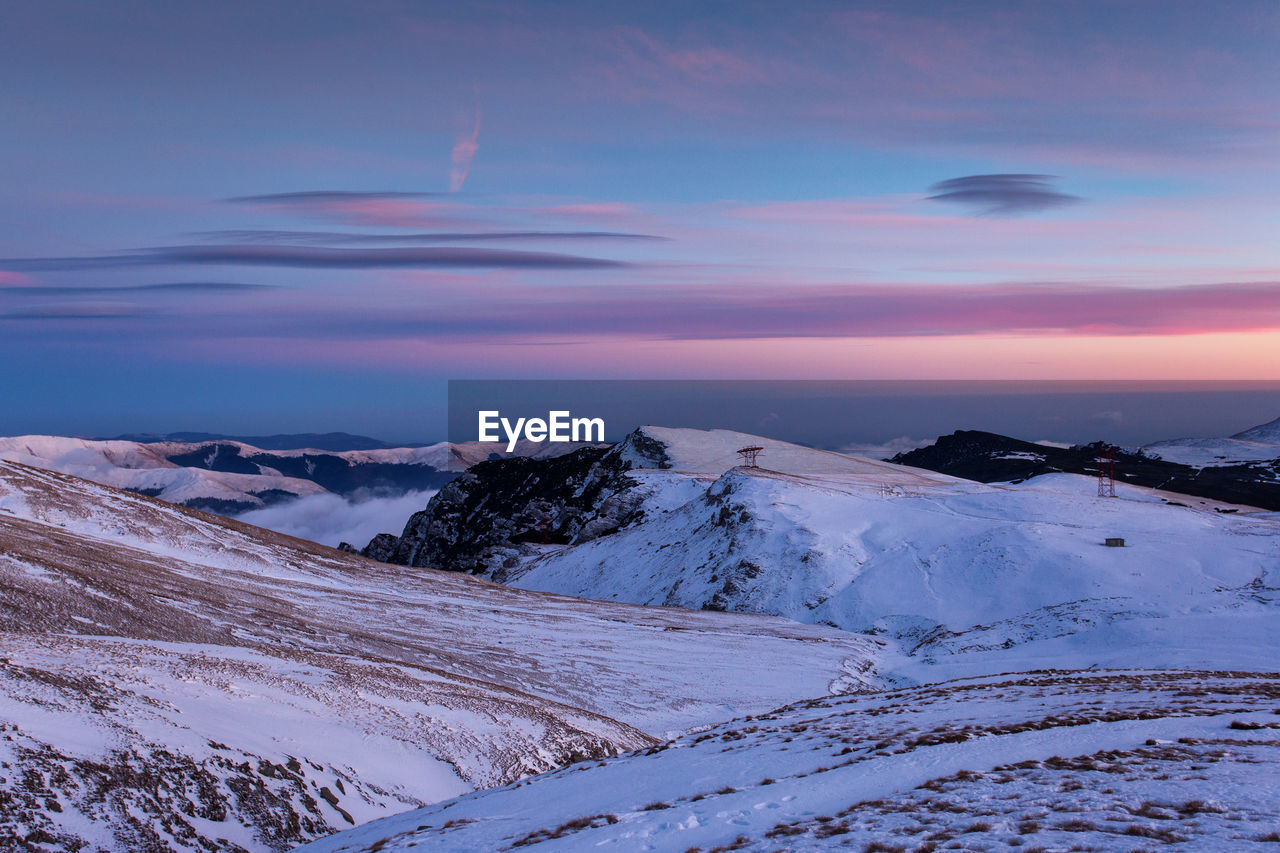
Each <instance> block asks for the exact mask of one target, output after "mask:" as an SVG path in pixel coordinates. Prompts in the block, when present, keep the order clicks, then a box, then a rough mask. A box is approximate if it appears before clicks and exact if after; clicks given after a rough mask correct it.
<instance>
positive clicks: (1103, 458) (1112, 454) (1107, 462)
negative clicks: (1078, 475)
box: [1098, 444, 1116, 498]
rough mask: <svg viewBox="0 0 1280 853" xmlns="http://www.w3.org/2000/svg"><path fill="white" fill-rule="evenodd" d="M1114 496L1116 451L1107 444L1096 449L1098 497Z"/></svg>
mask: <svg viewBox="0 0 1280 853" xmlns="http://www.w3.org/2000/svg"><path fill="white" fill-rule="evenodd" d="M1115 496H1116V449H1115V448H1114V447H1112V446H1111V445H1109V444H1104V445H1102V447H1101V448H1099V449H1098V497H1100V498H1114V497H1115Z"/></svg>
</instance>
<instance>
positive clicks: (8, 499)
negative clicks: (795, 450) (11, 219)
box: [0, 462, 883, 853]
mask: <svg viewBox="0 0 1280 853" xmlns="http://www.w3.org/2000/svg"><path fill="white" fill-rule="evenodd" d="M882 652H883V647H882V645H881V644H880V643H878V642H877V641H875V640H873V639H869V638H860V637H856V636H852V635H847V634H842V633H840V632H837V631H834V630H831V629H828V628H822V627H815V626H805V625H798V624H795V623H791V622H786V621H783V620H779V619H772V618H762V617H750V616H734V615H729V614H718V613H688V612H684V611H677V610H670V609H662V608H638V607H632V606H627V605H620V604H612V603H602V602H585V601H580V600H576V599H570V598H565V597H562V596H556V595H548V594H543V593H534V592H525V591H521V590H515V589H510V588H506V587H500V586H495V585H492V584H489V583H486V582H484V581H482V580H479V579H476V578H470V577H466V576H463V575H459V574H444V573H437V572H431V571H425V570H418V571H412V572H406V571H404V570H402V569H399V568H395V567H391V566H387V565H382V564H378V563H374V562H371V561H368V560H365V559H362V558H359V557H356V556H353V555H348V554H344V553H342V552H339V551H335V550H332V549H328V548H323V547H320V546H316V545H314V544H312V543H308V542H304V541H301V540H296V539H291V538H289V537H286V536H282V535H279V534H275V533H271V532H269V531H266V530H261V529H258V528H253V527H250V526H248V525H245V524H241V523H238V522H235V521H232V520H228V519H222V518H218V517H215V516H211V515H206V514H204V513H201V512H198V511H195V510H190V509H186V508H182V507H177V506H174V505H171V504H167V503H164V502H161V501H158V500H154V499H152V498H149V497H145V496H140V495H136V494H132V493H129V492H124V491H120V490H117V489H114V488H111V487H107V486H101V485H96V484H93V483H90V482H88V481H85V480H81V479H77V478H74V477H70V476H67V475H63V474H59V473H55V472H50V471H45V470H40V469H36V468H32V467H28V466H24V465H20V464H15V463H12V462H0V732H2V734H0V849H6V850H9V849H17V850H42V851H48V850H72V849H76V850H81V851H82V853H98V851H137V850H157V851H159V850H213V849H217V850H227V851H268V850H271V851H276V850H284V849H288V848H289V847H291V846H293V845H295V844H297V843H299V842H302V841H307V840H310V839H314V838H318V837H320V836H323V835H327V834H329V833H331V832H333V831H335V830H337V829H341V828H345V827H349V826H351V825H353V824H359V823H362V822H364V821H368V820H371V819H373V818H377V817H380V816H385V815H389V814H393V813H397V812H400V811H403V810H405V809H407V808H411V807H414V806H420V805H423V804H427V803H431V802H434V801H438V800H441V799H443V798H446V797H450V796H454V795H457V794H461V793H464V792H467V791H470V790H473V789H475V788H482V787H489V786H493V785H502V784H507V783H511V782H514V781H515V780H518V779H521V778H523V777H525V776H527V775H528V774H530V773H535V772H539V771H544V770H548V769H551V768H555V767H560V766H563V765H566V764H569V763H573V762H580V761H583V760H597V759H600V758H605V757H608V756H612V755H616V754H618V753H620V752H625V751H628V750H634V749H638V748H648V747H651V746H653V745H654V744H656V743H657V742H658V740H659V739H662V738H665V737H668V736H670V735H672V734H674V733H678V732H682V731H687V730H689V729H691V728H693V727H697V726H704V725H708V724H713V723H716V722H719V721H723V720H725V719H727V718H730V717H732V716H735V715H739V714H744V713H747V714H749V713H759V712H763V711H766V710H768V709H770V708H773V707H776V706H778V705H781V704H785V703H787V702H791V701H795V700H797V699H800V698H802V697H808V696H819V695H824V694H827V693H831V692H838V691H846V690H850V689H860V688H865V687H867V686H868V685H872V684H875V683H876V682H875V676H874V672H873V670H874V667H875V660H876V657H877V656H878V655H879V654H881V653H882Z"/></svg>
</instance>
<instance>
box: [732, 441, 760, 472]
mask: <svg viewBox="0 0 1280 853" xmlns="http://www.w3.org/2000/svg"><path fill="white" fill-rule="evenodd" d="M763 450H764V448H763V447H756V446H755V445H752V446H751V447H743V448H741V449H739V450H738V455H739V456H741V457H742V464H743V465H746V466H747V467H748V468H758V467H760V466H758V465H756V457H757V456H759V455H760V453H761V452H762V451H763Z"/></svg>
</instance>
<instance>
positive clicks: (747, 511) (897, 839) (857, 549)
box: [304, 427, 1280, 853]
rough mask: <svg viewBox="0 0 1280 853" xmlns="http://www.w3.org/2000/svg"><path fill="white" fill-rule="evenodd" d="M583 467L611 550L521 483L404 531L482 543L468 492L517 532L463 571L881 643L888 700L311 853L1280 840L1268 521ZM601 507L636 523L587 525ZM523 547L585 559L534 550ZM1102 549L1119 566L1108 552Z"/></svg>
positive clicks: (1083, 495) (609, 458)
mask: <svg viewBox="0 0 1280 853" xmlns="http://www.w3.org/2000/svg"><path fill="white" fill-rule="evenodd" d="M745 445H762V446H763V447H764V451H763V453H762V454H761V456H760V459H759V463H760V466H761V467H760V468H745V467H736V465H735V463H736V462H737V456H736V453H735V450H736V449H737V448H740V447H743V446H745ZM581 463H582V464H580V465H579V466H578V467H577V472H576V476H577V479H576V480H575V482H577V484H578V488H574V489H571V490H570V494H572V495H586V494H588V493H589V492H590V489H587V490H584V489H583V488H581V487H582V486H586V485H591V484H594V485H595V486H601V487H600V488H598V489H597V490H596V492H595V494H596V498H595V499H594V500H595V502H597V503H598V505H599V507H600V508H601V511H602V512H604V513H605V515H607V516H608V518H609V523H610V524H611V525H615V527H614V529H612V530H606V531H604V532H601V531H599V530H595V529H593V528H592V524H593V522H594V520H595V519H594V518H593V517H592V516H591V513H590V511H589V509H588V507H589V505H590V504H591V501H588V502H586V503H585V504H580V505H575V504H573V502H571V501H570V502H565V501H560V502H558V503H557V499H558V496H557V494H556V492H555V491H554V490H551V489H548V488H545V487H544V488H541V489H539V488H538V485H537V482H536V481H538V476H537V473H536V468H537V466H531V465H528V464H520V465H518V466H517V465H512V464H511V463H494V464H492V465H491V466H490V467H489V468H488V469H485V470H479V469H477V470H475V471H473V472H472V473H471V475H468V477H467V478H460V479H459V480H457V481H455V483H454V484H453V485H452V486H451V488H452V489H454V490H455V491H456V492H457V494H456V495H454V497H453V498H448V497H447V496H446V495H445V493H444V492H442V493H441V495H440V496H438V497H441V498H444V500H441V501H440V502H439V504H438V505H437V506H436V507H435V508H434V510H433V509H432V508H429V509H428V511H427V516H428V517H427V518H425V519H420V520H419V521H420V523H419V524H418V525H417V526H416V528H415V527H413V525H412V523H411V528H413V529H417V530H432V531H433V532H434V533H435V534H437V535H442V534H444V533H447V524H443V525H437V526H435V527H432V525H431V522H432V521H439V522H447V521H448V520H449V519H451V518H454V517H455V516H457V517H462V516H458V515H457V514H459V513H466V512H470V513H471V514H470V516H469V517H470V519H471V521H472V522H473V523H476V524H481V525H482V524H483V523H484V520H485V516H484V514H483V509H484V506H486V504H485V502H484V500H483V499H482V498H479V497H477V495H476V494H473V493H474V492H476V491H477V490H480V489H484V488H489V487H493V486H495V485H496V486H502V487H503V488H506V489H507V490H508V491H507V494H505V495H500V494H493V493H490V494H488V495H487V497H488V500H489V501H490V502H496V503H498V504H500V505H502V506H503V511H504V512H510V511H512V510H514V514H513V515H509V516H508V517H509V518H515V519H516V523H515V525H514V526H513V527H511V528H509V529H508V531H507V533H508V534H509V535H508V536H507V538H506V539H505V540H504V541H503V542H501V543H499V544H496V545H495V544H493V543H484V542H475V541H473V542H472V543H471V544H472V545H474V546H475V547H471V548H470V549H469V550H467V549H463V551H462V553H466V554H468V555H469V559H470V560H471V565H472V566H474V567H479V568H481V570H482V571H486V572H487V573H491V574H495V575H504V576H505V577H506V579H507V581H508V582H510V583H514V584H516V585H520V586H530V587H538V588H548V589H552V588H553V589H559V590H561V591H566V592H574V593H585V594H588V595H592V596H596V597H602V598H607V597H616V598H619V599H625V600H632V601H647V602H652V603H666V604H672V603H674V604H680V605H685V606H693V607H698V606H701V607H704V608H715V609H718V608H725V609H741V610H754V611H757V612H766V611H771V612H778V613H786V614H788V615H792V616H795V617H797V618H800V619H806V620H809V621H831V622H835V623H836V624H839V625H841V626H842V627H846V628H849V629H852V630H859V631H866V632H868V633H869V634H871V635H873V636H877V637H879V638H880V639H882V640H883V641H885V642H886V646H885V647H884V649H883V651H882V652H881V654H880V655H879V658H878V660H879V667H880V669H879V671H878V673H877V674H878V675H879V676H880V677H881V678H882V679H883V681H884V682H886V683H887V684H888V685H890V686H889V687H888V688H887V689H885V690H882V691H877V692H868V693H864V694H859V695H857V696H848V697H837V698H822V699H816V700H813V701H806V702H801V703H798V704H794V705H791V706H786V707H782V708H779V709H776V710H774V711H771V712H769V713H767V714H756V715H747V716H743V717H741V718H739V719H737V720H735V721H732V722H729V723H724V724H721V725H717V726H713V727H711V728H708V729H705V730H700V731H697V732H693V733H689V734H686V735H684V736H682V737H679V738H675V739H673V740H671V741H668V742H666V743H664V744H662V745H660V746H657V747H654V748H650V749H647V750H643V751H640V752H635V753H630V754H626V755H622V756H617V757H614V758H608V759H603V760H601V761H595V762H584V763H582V764H580V765H575V766H573V767H569V768H564V769H561V770H556V771H552V772H549V773H546V774H542V775H540V776H536V777H532V778H530V779H527V780H523V781H522V782H519V783H517V784H514V785H509V786H507V787H504V788H500V789H496V790H491V791H484V792H479V793H476V794H471V795H467V796H464V797H460V798H458V799H455V800H452V801H449V802H446V803H440V804H437V805H434V806H430V807H428V808H425V809H420V810H416V811H413V812H410V813H408V814H405V815H400V816H397V817H393V818H388V819H386V820H381V821H377V822H374V823H371V824H368V825H366V826H363V827H360V828H359V829H356V830H352V831H350V832H345V833H342V834H339V835H336V836H333V837H331V838H327V839H324V840H321V841H318V842H315V843H314V844H312V845H309V846H307V847H306V848H304V849H305V850H307V851H308V853H374V851H381V853H392V851H407V850H419V849H427V850H438V851H473V850H526V849H532V850H541V849H546V850H555V851H578V850H582V851H588V850H601V849H604V850H627V851H630V850H654V851H666V850H686V851H728V850H752V851H778V850H786V851H805V850H828V849H833V848H839V849H852V850H862V851H881V853H884V851H907V850H912V851H933V850H943V849H959V850H972V851H996V850H1007V849H1018V848H1021V849H1027V850H1102V851H1133V850H1135V849H1136V850H1146V849H1151V846H1152V845H1164V844H1177V845H1178V847H1179V849H1188V850H1204V851H1218V850H1237V849H1240V850H1247V849H1253V848H1254V846H1255V845H1256V846H1257V847H1258V849H1263V848H1265V847H1267V846H1271V845H1269V844H1268V842H1275V841H1280V834H1278V830H1277V826H1280V809H1278V807H1277V803H1280V717H1277V716H1276V714H1277V713H1280V708H1278V707H1277V702H1278V701H1280V673H1277V672H1275V662H1276V661H1277V660H1280V631H1277V630H1276V628H1277V626H1280V518H1278V517H1277V515H1276V514H1274V513H1262V512H1257V511H1251V510H1249V509H1248V508H1241V507H1237V506H1231V505H1226V504H1220V503H1215V502H1212V501H1208V500H1203V499H1200V500H1192V499H1189V498H1187V497H1186V496H1185V495H1178V494H1173V493H1162V492H1159V491H1157V490H1152V489H1147V488H1142V487H1138V486H1129V485H1120V486H1119V487H1118V492H1119V496H1118V497H1117V498H1115V499H1111V498H1099V497H1097V495H1096V490H1095V488H1094V482H1093V480H1092V479H1090V478H1085V477H1080V476H1077V475H1071V474H1051V475H1045V476H1042V477H1037V478H1034V479H1032V480H1030V481H1028V482H1026V483H1023V484H1019V485H1017V486H1013V485H985V484H981V483H976V482H971V481H964V480H959V479H956V478H952V477H947V476H945V475H941V474H935V473H933V472H928V471H919V470H912V469H910V468H906V467H903V466H898V465H891V464H887V463H881V462H875V461H872V460H863V459H857V458H851V457H842V456H839V455H838V454H829V453H825V452H822V451H814V450H810V449H807V448H803V447H796V446H793V445H786V444H783V443H780V442H769V441H767V440H762V439H759V438H756V437H753V436H746V435H742V434H734V433H725V432H720V431H713V432H710V433H704V432H699V431H695V430H671V429H660V428H653V427H646V428H644V429H642V430H640V431H638V432H637V433H635V434H633V435H632V436H630V437H629V438H628V439H627V440H626V441H625V442H623V443H622V444H621V445H619V447H617V448H615V450H614V451H611V452H610V454H606V455H605V456H603V457H593V458H586V459H583V460H581ZM625 463H630V464H631V465H633V466H634V467H632V468H630V469H627V468H626V467H625ZM503 468H511V469H512V470H511V471H509V472H508V475H509V476H506V477H504V476H500V475H499V472H500V469H503ZM613 472H620V473H616V474H615V473H613ZM544 473H545V472H544ZM628 482H630V483H631V485H628V484H627V483H628ZM618 505H622V506H626V507H629V510H628V512H626V513H624V514H622V515H619V514H617V513H616V512H610V511H608V510H606V509H605V507H606V506H614V507H616V506H618ZM538 518H541V519H543V520H544V521H545V522H546V523H545V529H546V530H549V531H552V532H565V533H572V532H573V531H577V533H576V534H575V535H574V536H572V537H570V539H569V542H568V543H567V544H556V543H555V542H551V543H549V544H544V543H542V542H538V541H534V542H529V541H527V540H526V539H525V537H524V536H523V534H524V533H527V532H529V531H530V530H537V529H538V527H537V519H538ZM407 532H409V533H412V529H411V530H409V531H407ZM583 533H587V535H586V536H583V535H582V534H583ZM510 534H514V539H516V540H521V541H513V540H512V536H511V535H510ZM1117 536H1123V537H1124V538H1125V539H1126V543H1125V546H1124V547H1107V546H1106V545H1105V544H1104V539H1105V538H1109V537H1117ZM473 539H474V537H473ZM463 544H465V543H463ZM416 556H421V555H420V554H419V555H416Z"/></svg>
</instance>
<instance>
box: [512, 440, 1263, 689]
mask: <svg viewBox="0 0 1280 853" xmlns="http://www.w3.org/2000/svg"><path fill="white" fill-rule="evenodd" d="M646 433H649V434H650V435H652V436H654V437H657V438H659V439H660V440H661V441H663V442H664V443H665V444H667V446H668V447H669V451H668V456H669V458H670V459H671V460H672V461H673V464H672V467H671V468H670V469H662V470H659V469H646V470H641V471H637V472H634V473H632V474H631V476H632V477H633V478H634V479H637V480H639V481H640V483H641V493H642V494H645V495H646V498H645V508H646V512H645V515H644V518H643V520H642V521H641V522H640V523H637V524H634V525H631V526H629V527H626V528H624V529H622V530H620V531H619V532H616V533H613V534H611V535H608V536H604V537H601V538H599V539H595V540H592V541H589V542H583V543H580V544H576V545H570V546H567V547H561V548H547V549H543V550H542V551H541V552H540V554H539V556H537V557H535V558H533V559H531V560H529V561H527V562H526V563H525V564H524V565H522V566H521V567H519V568H516V569H512V570H509V571H508V573H507V575H506V578H505V580H506V582H507V583H510V584H513V585H515V586H519V587H522V588H527V589H539V590H547V591H555V592H560V593H566V594H570V595H581V596H585V597H589V598H598V599H609V600H617V601H629V602H635V603H642V604H661V605H669V606H680V607H688V608H692V609H717V610H732V611H739V612H750V613H768V614H775V615H781V616H786V617H788V618H791V619H795V620H797V621H803V622H809V623H827V624H833V625H836V626H839V627H841V628H844V629H847V630H851V631H873V632H882V633H885V634H887V635H890V636H894V637H898V638H902V639H903V640H904V641H905V642H907V643H908V644H909V646H910V647H914V646H917V645H918V646H919V648H918V649H917V650H916V653H917V654H919V655H929V654H948V653H952V652H956V651H964V652H981V651H984V650H986V649H992V648H996V649H999V648H1003V647H1005V646H1006V645H1021V644H1027V643H1036V642H1041V641H1049V640H1052V639H1053V638H1055V637H1059V636H1062V635H1065V634H1080V635H1088V636H1090V637H1092V638H1093V640H1092V641H1093V642H1095V644H1096V648H1097V650H1098V652H1099V653H1102V651H1104V650H1105V649H1106V648H1107V645H1108V643H1109V639H1108V636H1109V634H1108V632H1109V631H1111V630H1113V629H1112V627H1111V626H1114V625H1115V624H1116V623H1124V622H1129V621H1131V620H1141V619H1146V618H1149V617H1150V618H1163V617H1172V616H1175V615H1176V616H1185V615H1187V614H1192V613H1200V614H1208V615H1210V616H1212V615H1213V614H1217V617H1216V618H1219V619H1221V620H1222V622H1223V629H1224V631H1226V636H1235V634H1234V633H1233V632H1245V634H1246V636H1250V637H1251V636H1252V632H1253V631H1254V630H1255V629H1254V628H1253V627H1250V626H1249V623H1248V620H1233V619H1232V618H1231V617H1230V615H1229V614H1231V613H1233V612H1236V611H1239V610H1240V608H1244V609H1245V610H1246V611H1248V610H1249V609H1250V608H1256V607H1264V608H1265V607H1266V606H1267V605H1263V604H1258V603H1257V602H1256V601H1255V592H1256V591H1257V590H1259V589H1275V588H1276V587H1280V525H1277V523H1276V520H1275V517H1274V516H1272V515H1267V514H1253V513H1249V512H1247V511H1241V510H1240V509H1239V508H1237V507H1229V506H1226V505H1221V504H1215V503H1213V502H1211V501H1207V500H1201V499H1195V498H1188V497H1187V496H1185V495H1173V494H1169V493H1160V492H1158V491H1154V490H1150V489H1144V488H1141V487H1132V486H1126V485H1123V484H1121V485H1120V486H1119V487H1118V489H1119V497H1117V498H1115V499H1102V498H1098V497H1097V496H1096V487H1095V482H1094V481H1093V480H1091V479H1089V478H1086V477H1080V476H1075V475H1067V474H1057V475H1046V476H1043V477H1038V478H1035V479H1033V480H1031V481H1028V482H1026V483H1023V484H1020V485H1017V486H1009V485H984V484H979V483H972V482H968V481H963V480H957V479H954V478H948V477H944V476H942V475H936V474H932V473H930V472H918V471H915V470H913V469H909V468H903V467H901V466H895V465H884V470H882V469H881V467H880V466H881V465H882V464H883V463H875V462H871V461H869V460H859V459H855V458H848V457H840V456H839V455H838V454H827V453H823V452H821V451H810V450H807V449H805V448H783V447H778V448H770V447H768V445H766V447H767V450H766V454H767V453H769V451H770V450H774V451H775V452H774V453H772V455H771V456H766V455H762V456H761V459H760V464H761V466H762V467H760V468H743V467H731V468H729V470H727V471H723V473H721V471H718V470H716V469H717V468H721V469H722V470H723V467H724V466H731V465H732V450H731V449H729V450H727V455H726V449H727V448H730V447H731V446H732V445H734V444H738V445H739V446H741V442H742V441H743V440H744V438H749V437H744V436H737V435H734V436H731V437H730V438H729V439H728V440H725V439H724V438H723V437H722V436H719V435H714V434H713V435H711V436H709V438H708V440H707V441H706V442H705V444H703V443H702V442H701V437H700V436H699V435H698V434H697V431H691V430H690V431H658V430H652V429H647V430H646ZM757 443H764V442H757ZM766 465H777V466H779V467H778V468H777V469H772V470H771V469H770V468H767V467H763V466H766ZM895 477H896V479H893V478H895ZM1108 537H1122V538H1124V539H1125V540H1126V542H1127V546H1126V547H1124V548H1108V547H1105V546H1104V544H1103V542H1104V540H1105V539H1106V538H1108ZM1168 648H1169V647H1168V646H1167V645H1163V644H1162V645H1160V647H1159V648H1156V649H1155V650H1154V653H1155V654H1157V655H1159V654H1162V653H1164V651H1167V650H1168ZM1077 651H1078V650H1077ZM1177 663H1178V665H1183V664H1186V663H1187V661H1185V660H1179V661H1178V662H1177Z"/></svg>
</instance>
